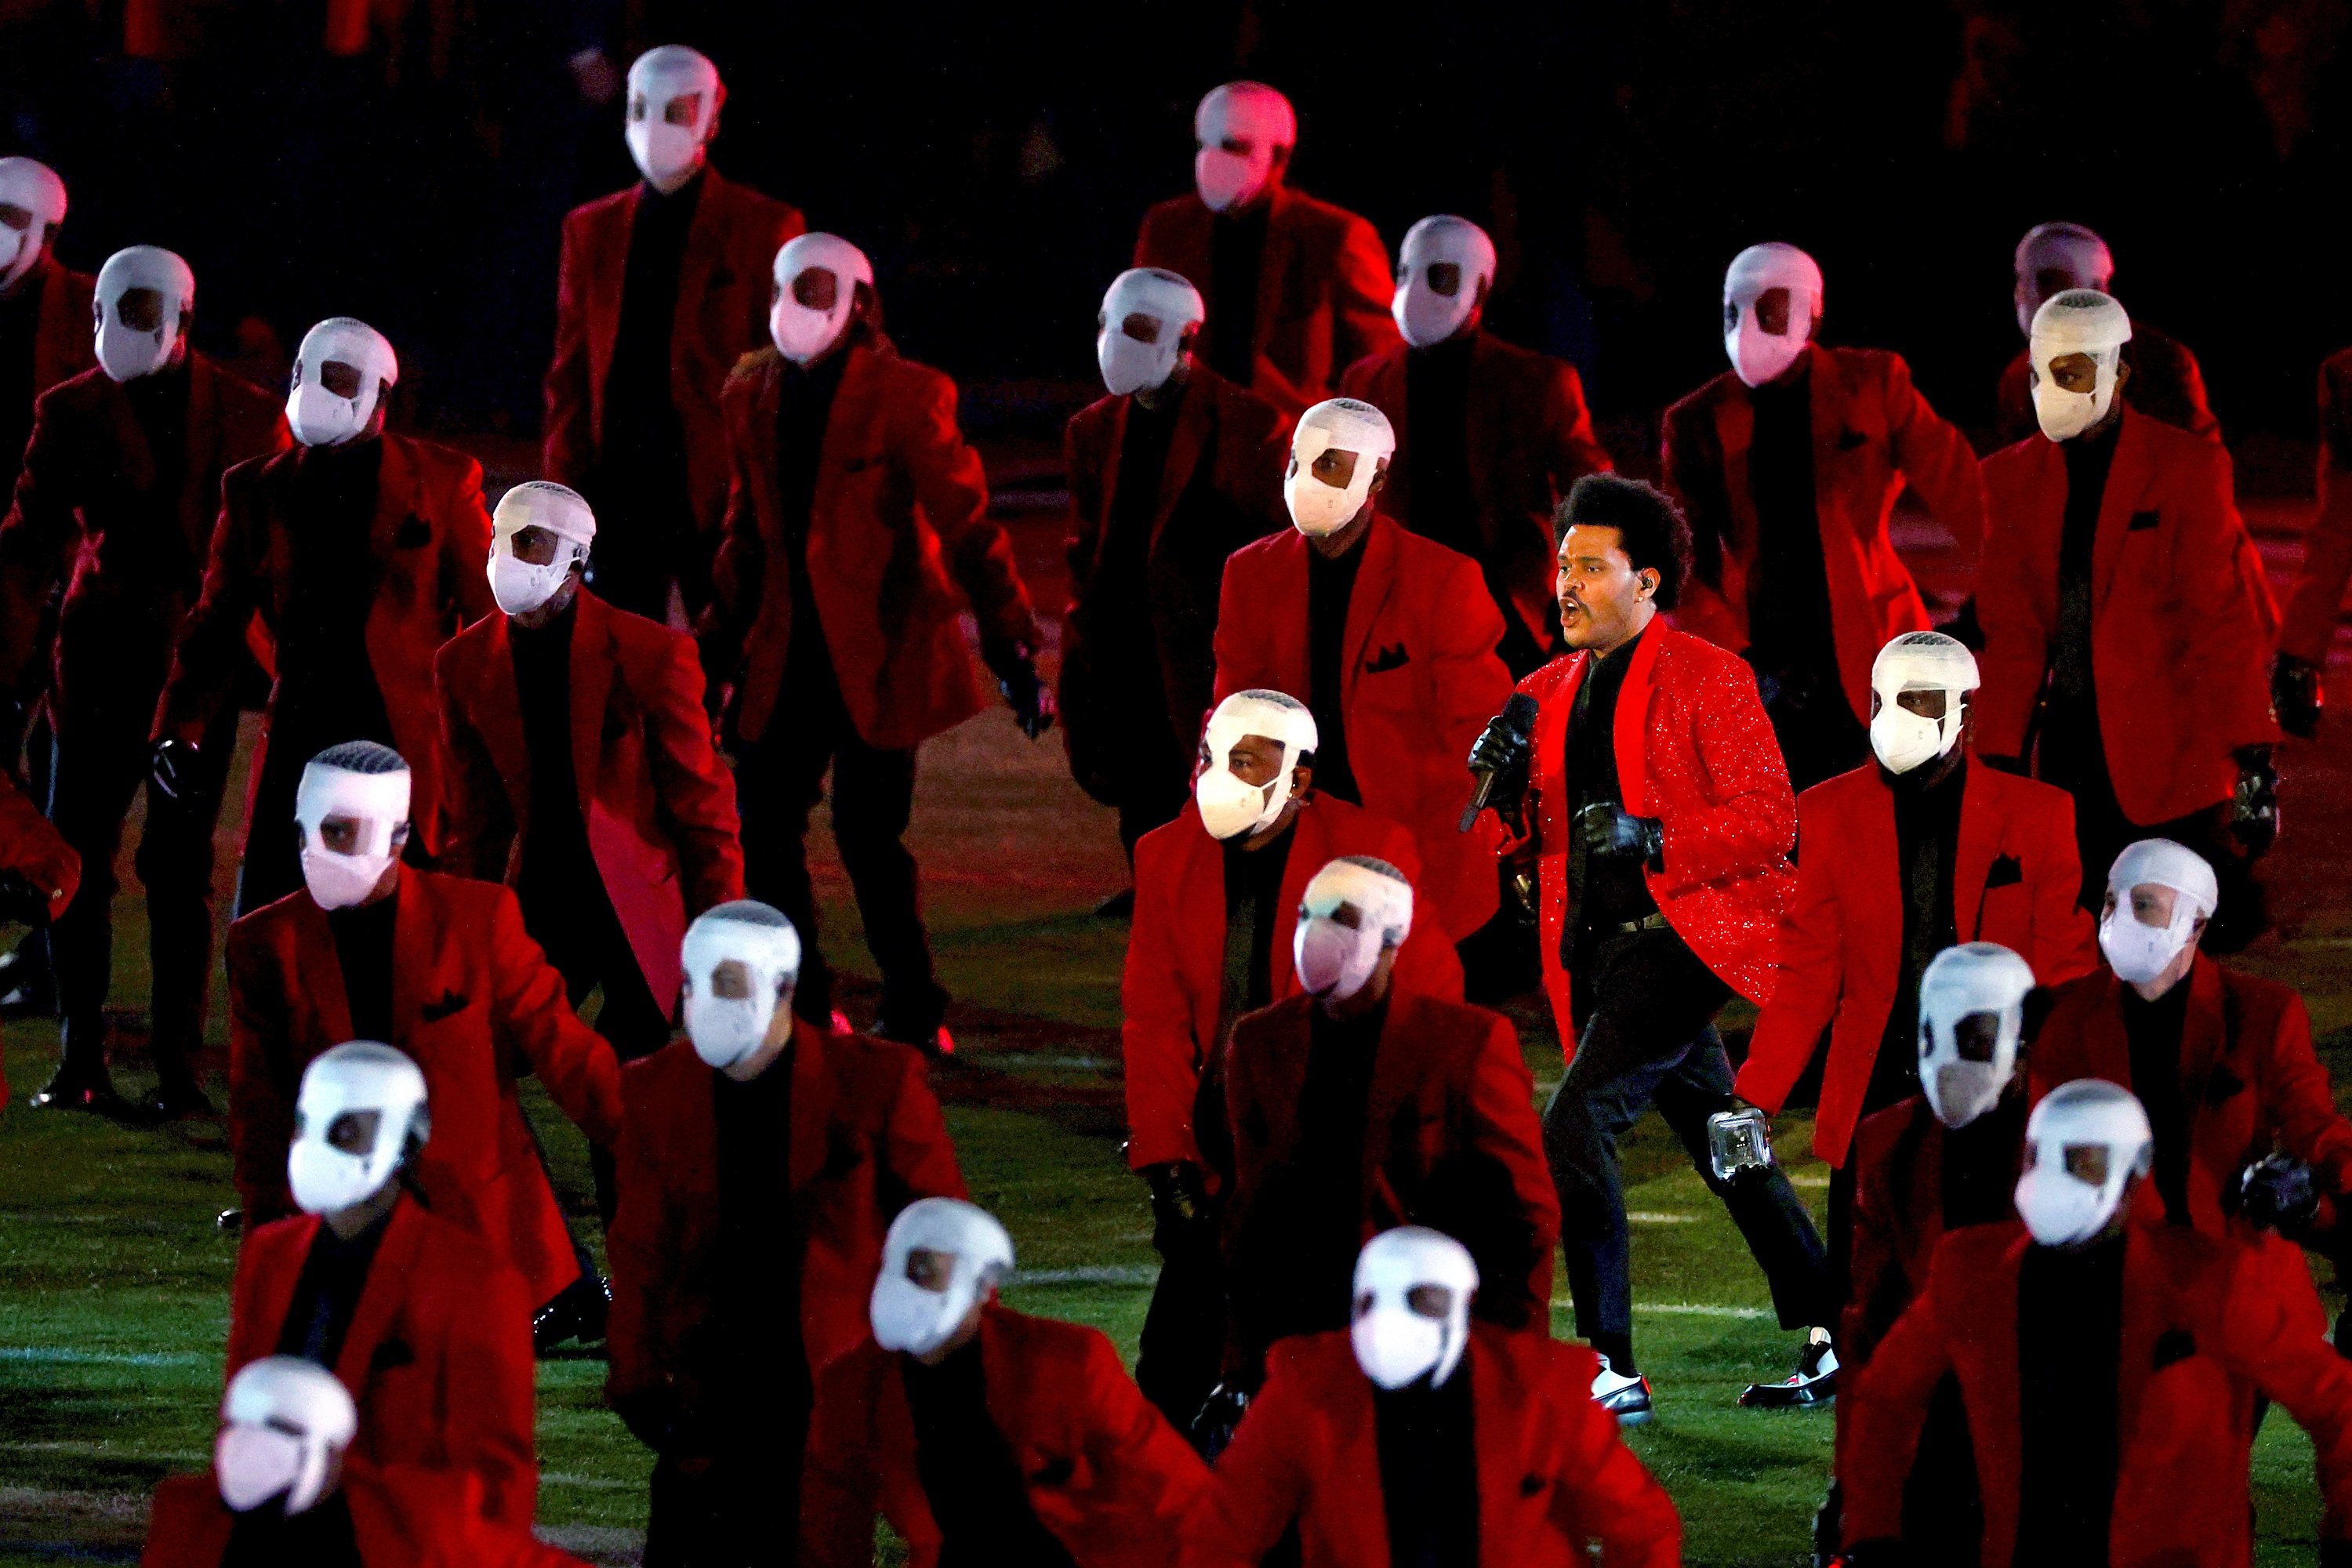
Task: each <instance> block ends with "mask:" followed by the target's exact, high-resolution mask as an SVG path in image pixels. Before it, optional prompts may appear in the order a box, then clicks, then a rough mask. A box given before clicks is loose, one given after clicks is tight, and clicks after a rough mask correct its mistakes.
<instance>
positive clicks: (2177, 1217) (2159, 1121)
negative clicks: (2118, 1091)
mask: <svg viewBox="0 0 2352 1568" xmlns="http://www.w3.org/2000/svg"><path fill="white" fill-rule="evenodd" d="M2120 918H2124V919H2129V918H2130V917H2129V914H2128V912H2126V914H2125V915H2124V916H2122V917H2120ZM2123 1004H2124V1037H2125V1039H2126V1041H2128V1042H2129V1044H2130V1047H2131V1091H2132V1093H2134V1094H2135V1095H2137V1096H2138V1097H2139V1102H2140V1104H2141V1106H2142V1107H2143V1108H2144V1109H2146V1110H2147V1125H2148V1131H2150V1132H2151V1133H2153V1134H2154V1135H2155V1140H2156V1192H2157V1195H2158V1197H2160V1198H2162V1199H2163V1200H2164V1215H2165V1218H2166V1219H2167V1220H2168V1221H2169V1222H2170V1223H2172V1224H2174V1225H2190V1224H2193V1223H2195V1222H2194V1220H2193V1219H2192V1218H2191V1216H2190V1215H2189V1101H2188V1100H2187V1098H2186V1097H2185V1096H2184V1095H2183V1094H2182V1093H2181V1089H2180V1037H2181V1031H2182V1030H2183V1028H2184V1027H2185V1026H2187V1024H2188V1021H2189V977H2188V976H2187V975H2183V976H2182V977H2181V978H2180V980H2179V983H2178V984H2175V985H2174V986H2173V987H2172V989H2171V990H2169V991H2168V992H2166V993H2165V994H2163V995H2161V996H2159V997H2158V998H2157V999H2156V1000H2155V1001H2153V1002H2149V1001H2147V1000H2144V999H2143V998H2142V997H2141V995H2140V994H2139V993H2138V992H2137V991H2135V990H2133V989H2132V988H2131V987H2130V986H2128V985H2126V986H2125V987H2123Z"/></svg>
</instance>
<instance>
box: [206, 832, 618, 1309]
mask: <svg viewBox="0 0 2352 1568" xmlns="http://www.w3.org/2000/svg"><path fill="white" fill-rule="evenodd" d="M399 899H400V912H399V914H398V916H397V918H396V920H395V921H394V926H393V939H392V947H393V963H392V1017H393V1028H392V1038H391V1039H390V1040H389V1041H388V1042H386V1043H387V1044H389V1045H394V1046H397V1047H399V1048H400V1049H402V1050H404V1051H405V1052H407V1053H408V1054H409V1055H410V1056H411V1057H413V1058H415V1061H416V1065H417V1066H418V1067H419V1068H422V1069H423V1070H424V1073H425V1088H426V1091H427V1092H428V1094H429V1095H430V1096H431V1100H432V1106H433V1137H432V1140H431V1142H428V1143H426V1144H425V1149H424V1152H422V1153H421V1154H419V1155H418V1156H417V1160H416V1166H415V1174H416V1184H417V1186H418V1188H419V1189H420V1190H421V1191H423V1193H424V1194H425V1198H426V1199H427V1201H428V1202H430V1203H431V1204H432V1205H433V1208H434V1211H435V1212H436V1214H439V1215H441V1216H442V1217H444V1218H446V1219H450V1220H454V1221H457V1223H459V1224H462V1225H466V1226H469V1227H470V1228H471V1229H473V1230H474V1232H475V1233H476V1234H477V1235H478V1236H480V1237H483V1238H484V1239H485V1240H486V1241H488V1244H489V1246H490V1248H491V1250H492V1251H494V1252H497V1253H499V1255H500V1256H502V1257H504V1258H506V1259H507V1260H508V1261H509V1262H510V1263H511V1264H513V1265H514V1267H515V1268H516V1270H517V1271H518V1272H520V1274H521V1275H522V1277H523V1280H524V1282H525V1283H526V1284H528V1285H529V1286H530V1289H531V1300H532V1301H533V1302H534V1303H535V1304H536V1303H543V1302H545V1301H547V1300H551V1298H552V1297H553V1296H554V1295H555V1293H556V1292H557V1291H559V1290H561V1289H563V1287H564V1286H566V1285H568V1284H570V1283H571V1282H572V1280H573V1279H576V1278H578V1275H579V1267H578V1264H577V1263H576V1262H575V1260H574V1258H573V1255H572V1237H571V1236H570V1234H569V1233H568V1232H566V1231H565V1229H564V1227H563V1215H562V1213H561V1212H560V1211H559V1210H558V1209H557V1208H556V1206H555V1194H554V1193H553V1192H551V1190H549V1187H548V1184H547V1171H546V1167H545V1166H544V1165H543V1164H542V1163H541V1159H540V1153H539V1145H538V1144H537V1143H536V1142H533V1141H532V1139H531V1135H530V1127H529V1126H527V1125H526V1124H525V1123H524V1121H523V1116H522V1103H521V1101H520V1099H518V1098H517V1095H516V1090H515V1079H516V1076H517V1075H518V1074H519V1073H521V1072H525V1071H530V1072H536V1073H537V1074H538V1075H539V1079H540V1082H541V1084H543V1085H544V1086H545V1087H546V1089H547V1092H548V1094H549V1096H550V1097H551V1098H552V1099H553V1100H554V1101H555V1103H556V1104H557V1105H559V1106H561V1107H562V1110H563V1113H564V1114H565V1115H566V1116H569V1117H570V1118H572V1121H575V1122H577V1123H579V1125H580V1128H581V1130H582V1131H584V1132H585V1133H587V1134H588V1137H589V1139H590V1141H591V1142H595V1143H597V1144H599V1145H604V1146H610V1144H611V1143H612V1142H613V1140H614V1136H615V1135H616V1134H617V1133H618V1131H619V1130H620V1125H621V1069H620V1063H619V1061H618V1060H617V1059H616V1058H614V1055H613V1047H611V1046H609V1045H607V1044H606V1043H605V1042H604V1037H602V1036H600V1035H597V1034H595V1033H594V1032H593V1031H592V1030H591V1029H590V1028H589V1027H588V1026H587V1025H585V1024H583V1023H582V1022H581V1021H580V1019H579V1016H578V1015H576V1014H574V1013H573V1012H572V1009H571V1008H570V1007H569V1006H567V1005H565V1004H564V999H563V978H562V976H561V975H559V974H557V973H556V972H555V971H554V970H553V969H552V968H551V967H550V966H549V964H548V962H547V960H546V958H545V957H544V956H543V955H542V954H541V952H540V949H539V944H538V943H537V942H533V941H531V940H530V937H529V936H528V935H526V934H525V933H524V931H523V927H522V910H521V909H520V906H518V905H517V904H516V903H515V897H514V894H512V893H510V892H509V891H508V890H507V889H504V888H502V887H499V886H498V885H497V884H496V883H492V882H476V881H471V880H468V879H464V878H460V877H450V876H444V875H442V874H441V873H439V872H436V871H420V870H417V869H416V868H414V867H406V866H404V867H403V868H401V873H400V893H399ZM228 994H229V1144H230V1150H231V1152H232V1154H233V1155H234V1156H235V1165H236V1186H237V1194H238V1196H239V1197H241V1198H242V1199H243V1200H244V1203H245V1214H246V1223H247V1225H259V1224H261V1223H262V1222H264V1221H267V1220H271V1219H275V1218H277V1217H278V1216H279V1215H285V1214H289V1213H291V1212H292V1211H293V1208H294V1205H293V1200H292V1199H291V1197H290V1196H289V1194H288V1193H287V1190H286V1149H287V1145H288V1144H289V1142H291V1141H292V1139H293V1135H294V1099H295V1095H296V1093H297V1091H298V1090H299V1088H300V1087H301V1079H302V1069H303V1068H305V1067H307V1066H308V1065H309V1064H310V1058H313V1057H315V1056H317V1055H319V1054H320V1052H321V1051H325V1050H328V1049H331V1047H335V1046H339V1045H341V1044H342V1043H343V1042H344V1041H345V1040H348V1039H350V1038H351V1037H352V1018H351V1010H350V1006H349V1004H348V1003H347V1002H346V1001H345V999H344V994H343V972H342V964H341V960H340V959H338V958H337V956H336V953H335V937H334V932H333V931H332V930H331V928H330V927H329V925H328V923H327V915H326V911H325V910H321V909H320V908H319V906H318V905H317V904H316V903H314V902H312V901H311V898H310V894H309V893H308V892H298V893H289V894H288V895H287V896H286V897H285V898H282V899H280V900H278V901H277V902H276V903H274V904H269V905H267V906H265V907H263V908H261V909H258V910H254V911H253V913H251V914H249V915H247V916H246V917H245V918H244V919H242V920H240V921H237V922H236V924H234V925H232V926H230V927H229V928H228Z"/></svg>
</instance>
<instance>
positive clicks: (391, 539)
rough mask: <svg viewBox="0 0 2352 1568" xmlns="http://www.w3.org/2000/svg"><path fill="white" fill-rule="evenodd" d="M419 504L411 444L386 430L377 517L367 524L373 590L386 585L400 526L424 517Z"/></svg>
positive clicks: (378, 474) (377, 499) (369, 570)
mask: <svg viewBox="0 0 2352 1568" xmlns="http://www.w3.org/2000/svg"><path fill="white" fill-rule="evenodd" d="M417 503H418V497H417V494H416V465H415V463H414V462H413V461H411V460H410V458H409V455H408V443H407V442H405V441H404V440H403V439H401V438H400V437H397V436H395V435H394V434H392V432H390V431H389V430H387V431H385V432H384V435H383V466H382V467H381V468H379V469H378V470H377V472H376V484H375V515H374V516H373V518H371V519H370V520H369V521H368V573H369V575H370V577H371V579H372V580H373V581H372V583H371V586H373V583H378V582H382V581H383V574H384V568H385V567H386V566H387V565H388V564H390V563H391V561H392V556H393V552H394V550H396V549H398V548H399V544H400V525H401V524H402V523H404V522H405V521H408V520H409V519H410V518H411V517H417V516H421V515H422V514H423V512H424V510H425V509H424V508H423V507H422V506H420V505H418V504H417Z"/></svg>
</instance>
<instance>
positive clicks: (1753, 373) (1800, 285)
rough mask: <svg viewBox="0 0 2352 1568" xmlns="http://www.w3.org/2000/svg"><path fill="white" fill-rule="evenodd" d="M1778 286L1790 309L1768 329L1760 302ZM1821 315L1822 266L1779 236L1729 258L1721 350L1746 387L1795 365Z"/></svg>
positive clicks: (1763, 381)
mask: <svg viewBox="0 0 2352 1568" xmlns="http://www.w3.org/2000/svg"><path fill="white" fill-rule="evenodd" d="M1773 289H1787V290H1788V294H1789V310H1788V314H1787V316H1786V317H1785V318H1783V319H1782V320H1780V321H1778V322H1776V323H1775V325H1777V326H1778V327H1779V329H1780V330H1779V331H1771V330H1769V329H1768V328H1767V327H1766V326H1765V324H1764V322H1763V321H1761V320H1759V317H1758V313H1757V305H1758V302H1759V301H1760V300H1762V299H1763V298H1764V296H1765V295H1767V294H1769V293H1770V292H1771V291H1772V290H1773ZM1821 313H1822V269H1821V268H1820V266H1819V265H1818V264H1817V263H1816V262H1815V261H1814V260H1813V258H1811V257H1810V256H1808V255H1806V254H1805V253H1804V252H1803V251H1801V250H1799V249H1798V248H1797V247H1795V246H1793V245H1783V244H1781V243H1780V241H1778V240H1773V241H1770V242H1769V243H1767V244H1764V245H1751V246H1749V247H1748V248H1747V249H1745V250H1743V251H1741V252H1740V253H1739V254H1738V255H1737V256H1735V257H1733V258H1731V266H1730V268H1729V269H1728V270H1727V271H1726V272H1725V273H1724V275H1723V352H1724V353H1727V354H1728V355H1729V356H1730V357H1731V368H1732V371H1733V373H1734V374H1737V375H1738V377H1739V379H1740V381H1741V382H1742V383H1744V384H1747V385H1748V386H1761V385H1763V384H1765V383H1766V382H1768V381H1773V380H1777V379H1778V378H1779V377H1780V374H1781V373H1782V372H1784V371H1786V370H1787V369H1788V368H1789V367H1790V365H1792V364H1794V363H1797V356H1798V355H1799V354H1801V353H1804V352H1805V344H1806V343H1807V342H1810V341H1811V337H1812V331H1813V319H1814V318H1815V317H1816V316H1819V315H1820V314H1821Z"/></svg>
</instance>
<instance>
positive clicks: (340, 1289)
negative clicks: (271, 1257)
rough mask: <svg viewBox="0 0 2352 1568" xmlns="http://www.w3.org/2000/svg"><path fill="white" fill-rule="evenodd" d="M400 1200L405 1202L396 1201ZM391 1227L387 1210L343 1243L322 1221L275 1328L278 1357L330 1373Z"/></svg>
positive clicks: (337, 1359) (303, 1259)
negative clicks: (294, 1358) (290, 1357)
mask: <svg viewBox="0 0 2352 1568" xmlns="http://www.w3.org/2000/svg"><path fill="white" fill-rule="evenodd" d="M401 1201H403V1202H405V1201H406V1200H405V1199H403V1200H401ZM391 1223H392V1213H391V1211H390V1210H386V1211H385V1212H384V1213H383V1215H381V1216H379V1217H378V1218H377V1219H376V1221H375V1223H374V1224H373V1225H371V1226H368V1227H367V1228H366V1229H365V1230H362V1231H361V1232H360V1233H359V1234H358V1235H357V1236H354V1237H352V1238H351V1239H350V1240H348V1241H346V1240H345V1239H343V1237H340V1236H337V1235H336V1234H335V1227H334V1226H331V1225H329V1224H327V1223H326V1222H325V1221H323V1220H321V1221H320V1225H319V1233H318V1235H316V1236H314V1237H311V1238H310V1251H309V1252H308V1253H305V1254H304V1255H303V1258H302V1272H301V1273H300V1274H299V1275H298V1276H296V1278H295V1280H294V1295H293V1299H292V1300H289V1302H288V1303H287V1306H286V1317H285V1319H284V1321H281V1322H280V1323H279V1324H278V1354H279V1355H298V1356H300V1357H302V1358H303V1359H304V1360H306V1361H314V1362H317V1363H319V1364H320V1366H323V1367H326V1368H328V1369H330V1370H332V1369H333V1367H334V1364H335V1363H336V1362H337V1361H339V1360H340V1359H341V1357H342V1353H343V1340H344V1337H345V1336H346V1335H348V1334H349V1333H350V1332H351V1331H352V1317H353V1316H354V1315H355V1314H356V1313H357V1312H358V1311H359V1310H360V1297H361V1296H362V1294H364V1293H365V1292H366V1290H367V1278H368V1268H369V1266H370V1265H372V1264H373V1263H374V1262H375V1253H376V1248H377V1247H379V1246H380V1245H382V1243H383V1233H384V1230H385V1228H386V1227H387V1226H390V1225H391Z"/></svg>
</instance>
